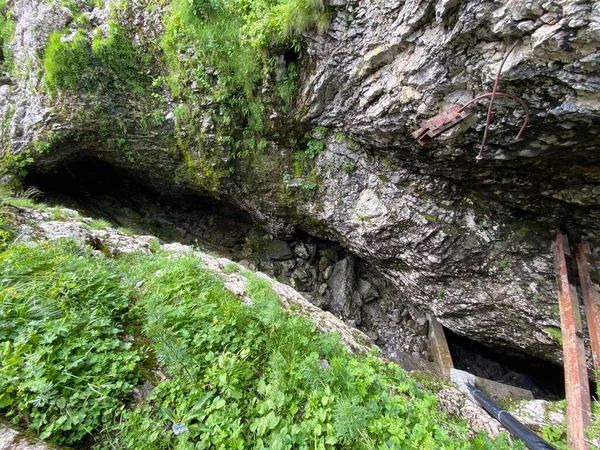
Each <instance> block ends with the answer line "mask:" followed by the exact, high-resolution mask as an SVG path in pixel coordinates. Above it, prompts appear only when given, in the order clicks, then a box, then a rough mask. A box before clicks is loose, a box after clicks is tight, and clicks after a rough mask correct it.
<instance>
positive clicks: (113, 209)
mask: <svg viewBox="0 0 600 450" xmlns="http://www.w3.org/2000/svg"><path fill="white" fill-rule="evenodd" d="M25 184H26V185H27V186H35V187H36V188H37V189H39V190H40V191H41V193H42V194H41V195H42V200H43V201H45V202H47V203H49V204H56V205H61V206H65V207H70V208H73V209H77V210H79V211H81V212H82V213H83V214H85V215H89V216H91V217H98V218H103V219H106V220H108V221H110V222H111V223H112V224H113V225H115V226H117V227H125V228H127V229H129V230H131V231H133V232H134V233H136V234H153V235H156V236H158V237H159V238H161V239H162V240H164V241H167V242H173V241H177V242H180V243H182V244H186V245H197V246H198V247H200V248H203V249H205V250H207V251H215V252H217V253H219V254H220V255H221V256H225V257H230V258H231V257H232V255H231V253H232V251H233V250H234V249H235V248H236V246H238V245H240V244H242V243H243V242H244V241H245V240H246V238H247V237H248V236H249V235H251V234H252V231H253V230H254V229H255V228H256V227H255V226H254V224H253V223H252V220H251V218H250V216H249V215H248V214H247V213H245V212H243V211H241V210H239V209H236V208H233V207H231V206H229V205H226V204H224V203H223V202H219V201H217V200H214V199H212V198H209V197H204V196H200V195H197V194H189V193H186V192H176V193H174V192H172V191H166V190H165V191H163V188H162V187H161V186H155V185H150V184H148V183H146V182H143V181H142V180H140V179H138V178H137V177H135V176H133V175H132V174H130V173H128V172H126V171H123V170H120V169H118V168H116V167H114V166H113V165H111V164H109V163H107V162H104V161H101V160H99V159H97V158H83V159H80V160H76V161H73V162H70V163H69V164H68V165H63V166H61V167H59V168H57V169H56V170H55V171H53V172H37V173H32V174H30V175H29V176H28V177H27V178H26V180H25Z"/></svg>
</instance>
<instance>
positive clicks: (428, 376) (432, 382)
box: [408, 371, 448, 394]
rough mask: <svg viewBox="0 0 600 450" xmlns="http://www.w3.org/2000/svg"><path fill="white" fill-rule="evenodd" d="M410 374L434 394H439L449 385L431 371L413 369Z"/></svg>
mask: <svg viewBox="0 0 600 450" xmlns="http://www.w3.org/2000/svg"><path fill="white" fill-rule="evenodd" d="M408 374H409V376H410V377H411V378H413V379H414V380H415V381H416V382H417V383H418V384H419V386H421V387H422V388H423V389H425V390H427V391H429V392H432V393H434V394H437V393H438V392H440V391H441V390H442V389H443V388H444V387H446V386H448V384H447V383H445V382H444V381H443V380H441V379H440V378H438V377H436V376H435V375H434V374H432V373H430V372H417V371H413V372H409V373H408Z"/></svg>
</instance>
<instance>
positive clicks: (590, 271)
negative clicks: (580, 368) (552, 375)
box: [575, 242, 600, 379]
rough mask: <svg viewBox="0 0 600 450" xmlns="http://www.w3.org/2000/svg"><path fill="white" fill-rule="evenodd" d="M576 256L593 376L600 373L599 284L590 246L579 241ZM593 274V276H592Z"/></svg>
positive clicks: (596, 376)
mask: <svg viewBox="0 0 600 450" xmlns="http://www.w3.org/2000/svg"><path fill="white" fill-rule="evenodd" d="M575 256H576V258H577V269H578V271H579V281H580V283H581V292H582V293H583V305H584V306H585V316H586V321H587V326H588V330H589V332H590V343H591V345H592V361H593V362H594V371H595V374H594V376H595V378H596V379H598V376H599V375H600V315H599V314H598V309H599V308H598V304H599V303H600V286H599V285H598V279H597V277H596V276H595V275H596V273H595V267H594V259H593V255H592V252H591V251H590V246H589V245H588V244H587V243H585V242H579V243H578V244H577V246H576V248H575ZM593 275H594V276H593Z"/></svg>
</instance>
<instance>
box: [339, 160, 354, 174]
mask: <svg viewBox="0 0 600 450" xmlns="http://www.w3.org/2000/svg"><path fill="white" fill-rule="evenodd" d="M357 167H358V166H357V164H356V161H354V160H353V159H350V160H349V161H348V162H346V163H345V164H342V167H341V168H342V170H343V171H344V172H346V173H351V172H354V171H355V170H356V169H357Z"/></svg>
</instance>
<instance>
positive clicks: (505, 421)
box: [467, 383, 556, 450]
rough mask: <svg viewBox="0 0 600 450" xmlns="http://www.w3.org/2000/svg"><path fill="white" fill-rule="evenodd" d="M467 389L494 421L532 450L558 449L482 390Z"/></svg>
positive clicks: (468, 385) (471, 386)
mask: <svg viewBox="0 0 600 450" xmlns="http://www.w3.org/2000/svg"><path fill="white" fill-rule="evenodd" d="M467 389H469V392H470V393H471V395H472V396H473V398H474V399H475V400H477V403H479V404H480V405H481V406H482V408H483V409H485V410H486V411H487V412H488V413H489V414H490V415H491V416H492V417H493V418H494V419H496V420H498V422H500V423H501V424H502V425H504V427H505V428H506V429H507V430H508V431H510V432H511V433H512V434H513V435H515V436H516V437H518V438H519V439H521V440H522V441H523V443H524V444H525V445H526V446H527V448H529V449H530V450H556V447H554V446H552V445H551V444H549V443H548V442H547V441H545V440H544V439H542V438H541V437H539V436H538V435H537V434H535V433H534V432H533V431H531V430H530V429H529V428H527V427H526V426H525V425H523V424H522V423H521V422H519V421H518V420H517V419H516V418H515V417H514V416H513V415H512V414H510V413H509V412H508V411H506V410H504V409H502V408H500V406H498V404H497V403H496V402H494V401H493V400H492V399H491V398H489V397H488V396H487V395H485V394H484V393H483V392H482V391H481V390H479V389H477V388H476V387H475V386H473V385H472V384H469V383H467Z"/></svg>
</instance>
